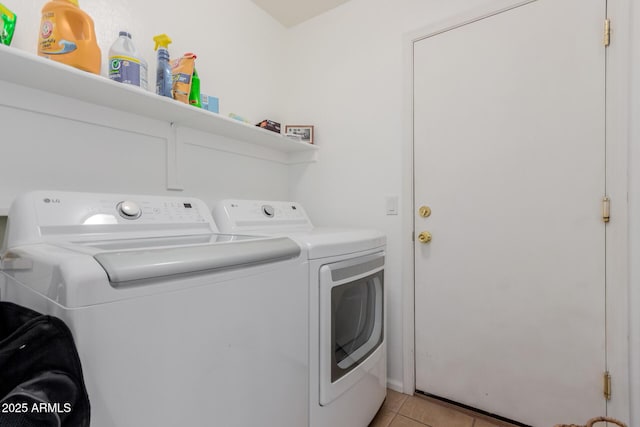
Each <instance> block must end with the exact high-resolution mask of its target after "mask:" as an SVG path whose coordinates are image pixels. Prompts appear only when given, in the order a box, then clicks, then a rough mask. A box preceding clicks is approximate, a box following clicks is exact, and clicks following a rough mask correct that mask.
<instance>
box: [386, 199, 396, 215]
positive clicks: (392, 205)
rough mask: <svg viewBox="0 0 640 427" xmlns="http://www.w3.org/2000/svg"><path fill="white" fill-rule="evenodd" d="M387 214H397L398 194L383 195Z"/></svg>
mask: <svg viewBox="0 0 640 427" xmlns="http://www.w3.org/2000/svg"><path fill="white" fill-rule="evenodd" d="M385 204H386V207H387V215H398V196H387V197H385Z"/></svg>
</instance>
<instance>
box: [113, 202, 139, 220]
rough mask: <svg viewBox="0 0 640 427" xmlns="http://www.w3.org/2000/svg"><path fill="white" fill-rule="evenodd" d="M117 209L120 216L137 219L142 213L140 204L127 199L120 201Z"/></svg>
mask: <svg viewBox="0 0 640 427" xmlns="http://www.w3.org/2000/svg"><path fill="white" fill-rule="evenodd" d="M117 209H118V213H119V214H120V216H122V217H123V218H126V219H136V218H140V215H142V211H141V210H140V206H138V204H137V203H135V202H132V201H130V200H125V201H123V202H120V203H118V206H117Z"/></svg>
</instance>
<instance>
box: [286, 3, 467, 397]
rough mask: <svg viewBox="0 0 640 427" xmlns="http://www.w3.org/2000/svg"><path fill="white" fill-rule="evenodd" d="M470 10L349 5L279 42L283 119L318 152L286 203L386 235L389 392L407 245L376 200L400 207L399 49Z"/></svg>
mask: <svg viewBox="0 0 640 427" xmlns="http://www.w3.org/2000/svg"><path fill="white" fill-rule="evenodd" d="M470 7H477V3H474V2H469V1H467V0H452V1H447V2H443V1H437V0H428V1H424V0H398V1H394V2H389V1H385V0H351V1H350V2H348V3H346V4H344V5H342V6H340V7H338V8H336V9H333V10H331V11H329V12H327V13H325V14H323V15H321V16H319V17H317V18H315V19H313V20H310V21H307V22H305V23H302V24H300V25H298V26H296V27H294V28H292V29H291V30H290V34H289V38H288V41H289V46H288V52H289V58H290V59H292V60H293V61H292V63H291V65H290V68H289V78H288V81H289V86H288V89H287V97H286V99H287V100H288V102H287V105H288V106H289V107H290V108H289V109H286V110H285V113H286V116H287V117H289V118H291V119H292V120H293V121H294V122H295V123H299V124H314V125H315V126H316V130H317V132H316V135H315V138H316V143H317V144H318V146H320V147H321V149H322V151H321V156H320V161H319V162H318V163H317V164H313V165H311V166H309V167H307V168H299V169H298V170H295V169H294V170H293V171H292V183H293V184H292V185H293V188H292V193H293V195H294V198H295V199H297V200H299V201H300V202H301V203H302V204H303V205H304V206H305V207H306V208H307V210H308V211H309V212H310V213H311V215H312V216H313V220H314V221H315V223H317V224H322V225H330V224H342V225H347V226H362V227H373V228H377V229H380V230H382V231H383V232H385V233H386V234H387V237H388V256H387V266H386V272H387V276H386V286H387V292H388V293H387V298H388V305H387V307H388V311H387V313H388V329H387V337H388V343H389V362H388V376H389V384H390V385H391V386H392V387H394V388H396V389H401V387H402V381H403V361H402V346H403V328H402V298H403V295H402V286H403V285H402V280H403V277H402V274H401V269H402V247H403V245H404V244H405V242H406V239H409V238H410V237H411V236H409V235H403V233H402V215H403V214H405V213H404V212H400V215H397V216H387V215H386V214H385V196H387V195H392V196H397V197H400V196H401V193H402V181H403V176H404V175H406V174H407V173H409V174H410V173H411V172H410V171H405V170H402V154H403V153H402V150H403V119H404V116H403V114H404V112H403V105H404V104H403V93H404V92H403V90H404V83H403V78H404V68H403V67H404V65H405V63H404V59H403V48H404V45H403V40H404V36H405V34H407V33H408V32H410V31H413V30H416V29H418V28H422V27H424V26H427V25H430V24H432V23H435V22H438V21H441V20H443V19H445V18H448V17H450V16H452V15H457V14H459V13H461V12H463V11H465V10H467V9H468V8H470ZM401 202H402V200H401ZM404 280H409V278H406V279H404ZM407 339H413V337H408V338H407ZM411 387H412V385H410V386H409V388H408V389H410V388H411Z"/></svg>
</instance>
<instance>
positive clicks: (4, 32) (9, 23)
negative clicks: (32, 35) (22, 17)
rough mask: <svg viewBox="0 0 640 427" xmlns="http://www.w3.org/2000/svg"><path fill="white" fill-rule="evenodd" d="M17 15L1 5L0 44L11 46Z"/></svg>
mask: <svg viewBox="0 0 640 427" xmlns="http://www.w3.org/2000/svg"><path fill="white" fill-rule="evenodd" d="M16 19H17V17H16V14H15V13H13V12H11V11H10V10H9V9H8V8H7V7H6V6H5V5H3V4H2V3H0V24H2V25H1V26H0V44H5V45H7V46H9V45H10V44H11V39H13V32H14V31H15V29H16Z"/></svg>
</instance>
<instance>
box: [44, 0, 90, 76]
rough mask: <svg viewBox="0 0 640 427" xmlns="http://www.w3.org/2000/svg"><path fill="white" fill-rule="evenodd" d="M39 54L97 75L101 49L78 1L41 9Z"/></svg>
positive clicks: (55, 2) (58, 2) (61, 1)
mask: <svg viewBox="0 0 640 427" xmlns="http://www.w3.org/2000/svg"><path fill="white" fill-rule="evenodd" d="M38 55H40V56H43V57H45V58H49V59H53V60H54V61H58V62H62V63H64V64H67V65H71V66H73V67H76V68H79V69H81V70H85V71H89V72H91V73H94V74H100V48H99V47H98V42H97V40H96V32H95V29H94V26H93V20H92V19H91V17H90V16H89V15H87V14H86V13H85V12H83V11H82V10H81V9H80V7H79V6H78V0H51V1H50V2H48V3H47V4H45V5H44V7H43V8H42V21H41V23H40V36H39V39H38Z"/></svg>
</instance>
